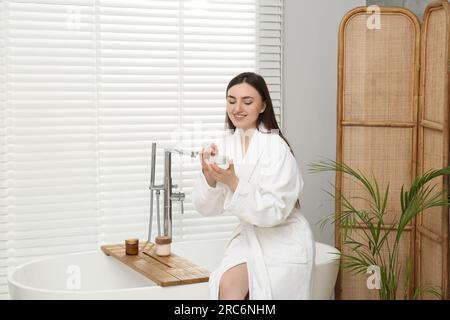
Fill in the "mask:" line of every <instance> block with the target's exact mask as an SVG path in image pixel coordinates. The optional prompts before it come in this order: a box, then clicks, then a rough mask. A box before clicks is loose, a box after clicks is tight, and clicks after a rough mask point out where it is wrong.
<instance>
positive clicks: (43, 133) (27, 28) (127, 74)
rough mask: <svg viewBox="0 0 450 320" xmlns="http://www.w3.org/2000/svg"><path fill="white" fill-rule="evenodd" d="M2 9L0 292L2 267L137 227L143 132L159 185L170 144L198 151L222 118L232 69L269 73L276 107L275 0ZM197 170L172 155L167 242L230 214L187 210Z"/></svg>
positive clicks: (220, 231) (227, 224)
mask: <svg viewBox="0 0 450 320" xmlns="http://www.w3.org/2000/svg"><path fill="white" fill-rule="evenodd" d="M0 10H1V11H0V17H1V21H0V58H1V62H2V63H1V64H0V71H1V73H0V101H1V109H0V112H1V114H0V115H1V118H0V169H1V174H0V297H2V296H3V297H6V295H7V282H6V274H7V272H8V271H11V270H13V268H14V267H15V266H17V265H18V264H21V263H23V262H25V261H28V260H30V259H35V258H40V257H45V256H48V255H53V254H61V253H68V252H76V251H84V250H91V249H98V248H99V246H100V245H101V244H103V243H114V242H121V241H123V239H125V238H127V237H138V238H140V239H146V237H147V229H148V222H149V220H148V219H149V190H148V185H149V179H150V151H151V143H152V142H156V143H157V146H158V150H157V155H158V156H157V167H156V172H157V176H156V183H157V184H161V183H162V180H163V168H164V156H163V151H164V148H165V147H171V146H176V147H183V148H187V149H199V148H200V146H201V145H202V144H204V143H206V142H208V141H210V140H211V139H214V137H216V136H217V135H218V134H219V133H220V131H221V130H223V128H224V121H225V107H226V105H225V89H226V85H227V84H228V82H229V81H230V80H231V78H232V77H233V76H235V75H236V74H238V73H240V72H243V71H257V72H259V73H261V74H262V75H263V76H264V77H265V79H266V81H267V83H268V84H269V89H270V90H271V94H272V97H273V101H274V106H275V108H276V110H275V111H276V114H277V117H278V119H280V109H281V12H282V10H281V1H280V0H261V1H257V0H232V1H230V0H223V1H218V0H205V1H188V0H185V1H184V0H161V1H153V0H130V1H122V0H37V1H36V0H35V1H27V0H3V1H2V4H1V5H0ZM199 169H200V165H199V163H198V159H190V158H186V157H180V156H178V155H176V154H174V155H172V175H173V183H174V184H177V185H178V189H177V190H175V191H179V190H181V191H183V192H185V193H186V201H185V206H184V208H185V214H184V215H183V216H182V215H181V214H180V206H179V203H177V202H174V203H173V205H174V208H173V220H174V226H173V228H174V238H175V241H180V240H191V239H211V238H217V237H219V238H223V237H226V236H227V235H229V233H230V232H231V230H232V229H233V228H234V226H235V225H236V222H237V219H236V218H234V217H216V218H205V217H201V216H200V215H199V214H198V213H197V212H195V210H194V209H193V207H192V204H191V200H190V193H191V192H192V187H193V183H194V179H195V177H196V175H197V172H198V171H199ZM155 200H156V198H155ZM160 200H161V214H162V212H163V206H162V205H163V202H162V200H163V197H162V194H161V199H160ZM161 218H162V217H161ZM155 228H156V207H155V211H154V229H153V234H155V232H156V229H155Z"/></svg>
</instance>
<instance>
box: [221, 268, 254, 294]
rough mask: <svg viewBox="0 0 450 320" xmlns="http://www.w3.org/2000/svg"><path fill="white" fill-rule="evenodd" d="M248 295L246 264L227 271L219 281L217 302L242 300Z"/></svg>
mask: <svg viewBox="0 0 450 320" xmlns="http://www.w3.org/2000/svg"><path fill="white" fill-rule="evenodd" d="M247 294H248V274H247V264H246V263H242V264H238V265H237V266H234V267H233V268H230V269H228V270H227V271H226V272H225V273H224V274H223V275H222V278H221V279H220V285H219V300H244V299H245V298H246V296H247Z"/></svg>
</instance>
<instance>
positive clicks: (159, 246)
mask: <svg viewBox="0 0 450 320" xmlns="http://www.w3.org/2000/svg"><path fill="white" fill-rule="evenodd" d="M155 243H156V254H157V255H158V256H170V244H171V243H172V238H171V237H168V236H159V237H156V238H155Z"/></svg>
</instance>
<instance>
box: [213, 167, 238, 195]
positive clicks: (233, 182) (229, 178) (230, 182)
mask: <svg viewBox="0 0 450 320" xmlns="http://www.w3.org/2000/svg"><path fill="white" fill-rule="evenodd" d="M210 168H211V169H212V170H211V173H212V174H213V175H214V177H215V179H216V180H217V181H220V182H222V183H223V184H226V185H227V186H228V187H229V188H230V189H231V191H233V192H234V190H236V188H237V185H238V183H239V178H238V177H237V176H236V173H235V172H234V163H233V162H230V164H229V166H228V169H226V170H225V169H222V168H220V167H219V166H217V165H216V164H215V163H211V164H210Z"/></svg>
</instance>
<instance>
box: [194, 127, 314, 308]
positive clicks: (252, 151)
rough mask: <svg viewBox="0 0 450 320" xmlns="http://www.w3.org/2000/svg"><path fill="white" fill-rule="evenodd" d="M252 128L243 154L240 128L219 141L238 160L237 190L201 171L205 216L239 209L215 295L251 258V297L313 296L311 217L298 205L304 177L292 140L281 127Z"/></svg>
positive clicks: (198, 188)
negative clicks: (279, 130)
mask: <svg viewBox="0 0 450 320" xmlns="http://www.w3.org/2000/svg"><path fill="white" fill-rule="evenodd" d="M260 130H261V131H262V132H260V131H258V130H256V131H254V134H253V136H252V138H251V140H250V144H249V146H248V149H247V152H246V154H245V155H244V156H243V149H242V144H241V135H242V133H241V130H239V129H236V130H235V132H234V133H230V134H228V135H227V136H225V137H224V139H223V140H222V143H221V142H217V141H216V145H217V146H218V150H219V152H218V154H219V155H227V156H229V157H230V158H231V159H233V162H234V168H235V173H236V175H237V177H238V178H239V183H238V186H237V188H236V190H235V191H234V193H233V192H232V191H231V190H230V189H229V188H228V186H227V185H225V184H223V183H221V182H218V183H217V185H216V187H214V188H213V187H211V186H209V185H208V183H207V182H206V179H205V177H204V175H203V173H202V172H201V171H200V173H199V175H198V178H197V181H196V184H195V187H194V190H193V192H192V201H193V205H194V207H195V209H196V210H197V211H198V212H200V213H201V214H202V215H204V216H215V215H235V216H237V217H238V218H239V220H240V224H239V225H238V226H237V228H236V230H235V231H234V232H233V234H232V236H231V239H230V241H229V242H228V247H227V249H226V251H225V256H224V258H223V260H222V263H221V265H220V266H219V268H217V269H216V270H214V271H213V272H212V273H211V275H210V280H209V284H210V289H211V299H218V297H219V284H220V279H221V277H222V275H223V273H224V272H225V271H227V270H228V269H230V268H232V267H233V266H236V265H238V264H241V263H247V270H248V277H249V299H252V300H257V299H258V300H259V299H311V295H312V281H313V270H314V257H315V242H314V238H313V234H312V231H311V228H310V225H309V223H308V221H307V220H306V219H305V217H304V216H303V215H302V214H301V212H300V209H297V208H295V207H294V205H295V202H296V200H297V198H298V197H299V194H300V192H301V191H302V189H303V178H302V176H301V173H300V171H299V169H298V166H297V162H296V160H295V158H294V156H293V155H292V153H291V151H290V149H289V146H288V145H287V144H286V142H285V141H284V140H283V139H282V138H281V137H280V136H279V135H278V134H277V133H267V131H266V130H264V129H261V127H260Z"/></svg>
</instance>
